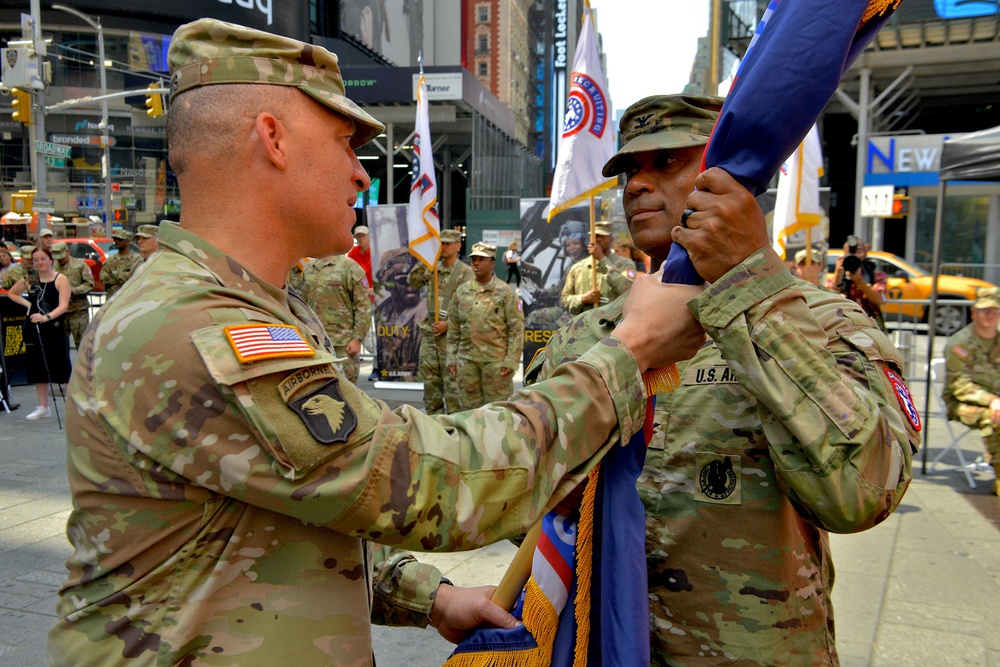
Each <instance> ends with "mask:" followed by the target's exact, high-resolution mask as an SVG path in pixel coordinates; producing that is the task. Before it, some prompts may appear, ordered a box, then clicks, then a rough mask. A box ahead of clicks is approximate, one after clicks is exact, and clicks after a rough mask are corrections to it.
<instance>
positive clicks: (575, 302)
mask: <svg viewBox="0 0 1000 667" xmlns="http://www.w3.org/2000/svg"><path fill="white" fill-rule="evenodd" d="M594 238H595V241H593V242H591V243H590V245H589V246H588V250H589V251H590V257H585V258H583V259H581V260H580V261H579V262H577V263H576V264H574V265H573V266H571V267H570V269H569V271H568V272H567V273H566V280H565V281H564V282H563V290H562V305H563V308H565V309H566V310H568V311H569V312H570V313H572V314H573V315H577V314H579V313H582V312H583V311H584V310H590V309H592V308H594V307H596V306H598V305H601V304H608V303H610V302H612V301H614V300H615V299H617V298H618V297H619V296H621V295H622V294H625V292H627V291H628V289H629V288H630V287H631V286H632V281H634V280H635V274H636V271H635V263H633V262H631V261H629V260H627V259H625V258H624V257H619V256H618V255H616V254H614V253H613V252H611V248H612V246H613V245H614V242H615V238H614V236H613V235H612V234H611V223H610V222H607V221H601V222H598V223H597V224H596V225H594Z"/></svg>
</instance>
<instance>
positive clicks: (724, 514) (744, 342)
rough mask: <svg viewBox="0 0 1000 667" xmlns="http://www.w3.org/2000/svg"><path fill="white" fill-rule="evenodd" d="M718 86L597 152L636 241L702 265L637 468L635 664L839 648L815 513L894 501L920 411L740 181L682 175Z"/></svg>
mask: <svg viewBox="0 0 1000 667" xmlns="http://www.w3.org/2000/svg"><path fill="white" fill-rule="evenodd" d="M721 104H722V100H721V99H719V98H711V97H700V96H688V95H674V96H660V97H651V98H646V99H644V100H642V101H640V102H638V103H636V104H634V105H633V106H631V107H629V109H628V110H627V111H626V112H625V114H624V116H623V117H622V120H621V135H622V142H623V144H624V145H623V147H622V149H621V150H620V151H619V152H618V153H617V154H616V155H615V156H614V157H613V158H612V159H611V161H610V162H609V163H608V164H607V165H606V166H605V168H604V175H605V176H608V177H612V176H614V175H616V174H618V173H621V172H623V171H624V172H625V173H626V175H627V177H628V180H627V182H626V185H625V191H624V196H623V204H624V207H625V215H626V220H627V221H628V223H629V229H630V231H631V233H632V238H633V239H634V241H635V244H636V246H637V247H638V248H640V249H642V250H643V251H645V252H647V253H648V254H649V255H650V256H651V257H652V258H654V259H657V260H660V261H662V260H663V259H665V258H666V256H667V252H668V251H669V249H670V245H671V243H672V242H673V241H676V242H680V243H683V245H684V247H685V248H687V250H688V252H689V253H690V255H691V258H692V261H693V262H694V266H695V268H696V269H697V270H698V273H699V274H700V275H702V276H704V277H705V278H706V279H707V280H709V281H710V282H711V284H710V285H709V286H708V288H707V289H706V290H705V291H704V292H703V293H702V294H701V295H700V296H698V297H697V298H696V299H694V300H692V301H691V303H690V304H689V308H690V309H691V312H692V313H694V314H695V316H696V317H697V318H698V319H699V320H700V321H701V323H702V325H703V326H704V328H705V331H706V332H707V333H708V335H709V336H710V340H709V342H708V343H707V344H706V345H705V346H704V347H703V348H702V349H701V350H700V351H699V353H698V354H697V355H696V356H695V357H694V359H692V360H690V361H688V362H684V363H681V364H678V370H679V371H680V376H681V382H682V386H680V387H679V388H677V389H676V390H675V391H674V392H672V393H663V394H660V395H659V396H657V402H656V411H655V415H654V422H655V432H654V435H653V438H652V441H651V443H650V445H649V449H648V451H647V455H646V461H645V466H644V469H643V472H642V475H641V476H640V478H639V480H638V488H639V494H640V497H641V498H642V501H643V504H644V505H645V508H646V531H647V532H646V554H647V565H648V584H649V590H650V613H651V633H652V637H651V654H652V663H653V664H654V665H686V666H694V665H697V666H708V665H721V664H726V665H737V664H738V665H836V664H837V662H838V659H837V653H836V645H835V642H834V628H833V615H832V609H831V604H830V589H831V586H832V583H833V563H832V562H831V559H830V548H829V541H828V535H827V531H835V532H855V531H860V530H864V529H866V528H870V527H871V526H874V525H876V524H878V523H879V522H881V521H883V520H884V519H885V518H886V517H887V516H888V515H889V514H890V513H891V512H892V511H893V510H894V509H895V508H896V506H897V505H898V504H899V502H900V499H901V498H902V496H903V493H904V491H905V490H906V488H907V485H908V484H909V481H910V478H911V461H912V455H913V453H914V451H915V449H916V446H917V444H918V442H919V438H918V435H919V434H918V432H917V431H918V429H919V416H917V414H916V410H915V409H914V407H913V402H912V399H911V398H910V396H909V392H908V391H907V390H906V387H905V385H904V384H903V382H902V380H901V379H900V376H901V372H902V371H901V369H902V359H901V357H900V355H899V354H898V353H897V351H896V350H895V349H894V348H893V347H892V345H891V344H890V342H889V340H888V339H887V338H886V336H885V335H884V334H883V333H882V332H881V331H880V330H879V329H878V328H877V327H876V326H875V325H874V323H873V322H872V321H871V320H870V319H869V318H868V317H867V316H866V315H865V314H864V312H863V311H862V310H861V308H860V307H859V306H857V305H856V304H855V303H853V302H851V301H848V300H846V299H844V298H843V297H841V296H840V295H837V294H831V293H829V292H825V291H821V290H819V289H815V288H813V287H811V286H809V285H808V284H806V283H804V282H802V281H799V280H796V279H794V278H793V277H792V276H791V274H790V273H789V272H788V269H787V268H786V267H785V266H784V264H783V263H782V262H781V260H780V259H779V258H778V256H777V255H776V254H775V253H774V251H773V250H772V249H771V247H770V242H769V239H768V236H767V231H766V226H765V221H764V216H763V213H762V212H761V210H760V208H759V206H758V205H757V204H756V202H755V200H754V199H753V197H752V196H751V195H750V193H749V192H748V191H747V190H746V189H745V188H744V187H743V186H741V185H740V184H739V183H738V182H737V181H735V179H733V178H732V177H731V176H729V175H728V174H727V173H726V172H725V171H723V170H721V169H710V170H708V171H706V172H705V173H704V174H701V175H699V168H700V164H701V156H702V153H703V151H704V145H705V143H706V141H707V139H708V135H709V132H710V131H711V128H712V126H713V123H714V121H715V118H716V117H717V115H718V112H719V108H720V105H721ZM643 128H646V129H645V130H644V129H643ZM664 158H671V159H669V160H668V159H664ZM696 188H697V190H696ZM685 208H689V209H693V211H694V212H693V213H692V214H690V216H689V217H688V218H687V226H688V229H683V228H681V227H680V226H679V224H678V223H679V222H680V220H681V212H682V210H684V209H685ZM725 215H730V216H732V218H731V219H727V218H725V217H722V216H725ZM623 300H624V299H618V300H617V301H615V302H614V303H612V304H610V305H608V306H606V307H603V308H599V309H597V310H594V311H591V312H588V313H584V314H583V315H581V316H579V317H577V318H575V319H574V320H573V321H572V322H571V323H570V324H569V326H568V327H566V328H565V329H563V330H561V331H559V332H557V333H556V334H555V335H554V336H553V337H552V340H551V341H550V342H549V345H548V348H547V349H546V350H545V352H544V353H543V357H544V358H543V359H539V360H537V361H536V363H533V364H532V365H531V367H530V368H529V369H527V370H526V371H525V378H526V382H530V381H531V380H532V379H534V378H535V377H538V378H545V377H550V376H551V375H552V373H553V372H555V371H556V369H557V368H558V366H559V365H560V364H561V363H564V362H566V361H568V360H571V359H574V358H576V356H577V355H578V354H579V353H580V352H582V351H583V350H586V349H587V348H588V347H589V346H590V345H591V344H593V342H594V341H596V340H599V339H600V338H601V337H602V336H605V335H607V333H608V332H609V331H610V330H611V327H612V326H613V323H614V322H615V321H616V318H617V317H618V316H620V314H621V312H622V311H621V304H622V301H623ZM908 414H909V416H907V415H908Z"/></svg>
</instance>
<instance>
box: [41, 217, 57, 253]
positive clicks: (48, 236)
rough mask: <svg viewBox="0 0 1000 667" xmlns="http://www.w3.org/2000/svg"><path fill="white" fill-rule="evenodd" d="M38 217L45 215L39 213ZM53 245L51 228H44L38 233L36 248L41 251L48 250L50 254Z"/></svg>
mask: <svg viewBox="0 0 1000 667" xmlns="http://www.w3.org/2000/svg"><path fill="white" fill-rule="evenodd" d="M39 215H45V214H44V213H40V214H39ZM54 243H55V234H53V233H52V228H51V227H46V228H45V229H43V230H42V231H40V232H38V247H39V248H42V249H43V250H48V251H49V252H52V245H53V244H54Z"/></svg>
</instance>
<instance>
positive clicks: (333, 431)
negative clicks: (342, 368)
mask: <svg viewBox="0 0 1000 667" xmlns="http://www.w3.org/2000/svg"><path fill="white" fill-rule="evenodd" d="M288 407H290V408H291V409H292V410H294V411H295V412H296V414H298V415H299V417H300V418H301V419H302V423H303V424H305V425H306V428H307V429H309V433H310V434H311V435H312V437H313V438H315V439H316V442H319V443H322V444H324V445H334V444H336V443H338V442H347V438H348V437H349V436H350V435H351V433H352V432H353V431H354V429H355V428H357V426H358V417H357V415H356V414H354V410H353V409H352V408H351V406H350V405H348V403H347V401H345V400H344V395H343V394H342V393H341V391H340V380H339V379H337V378H334V379H333V380H330V381H329V382H327V383H325V384H323V385H322V386H321V387H320V388H319V389H317V390H315V391H311V392H309V393H307V394H304V395H302V396H300V397H299V398H296V399H294V400H292V401H289V402H288Z"/></svg>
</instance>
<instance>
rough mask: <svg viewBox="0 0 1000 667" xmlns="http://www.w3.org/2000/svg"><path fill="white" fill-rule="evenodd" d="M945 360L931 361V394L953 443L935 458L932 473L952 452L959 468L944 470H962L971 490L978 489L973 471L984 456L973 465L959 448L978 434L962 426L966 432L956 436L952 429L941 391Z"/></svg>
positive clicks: (950, 467) (953, 467)
mask: <svg viewBox="0 0 1000 667" xmlns="http://www.w3.org/2000/svg"><path fill="white" fill-rule="evenodd" d="M944 376H945V373H944V359H932V360H931V384H932V385H934V387H933V390H932V391H931V393H933V394H934V401H935V403H936V405H937V407H938V409H937V414H936V415H935V416H937V417H940V418H941V421H943V422H944V427H945V429H946V430H947V431H948V437H949V438H951V442H950V443H948V446H947V447H945V448H944V449H942V450H941V451H940V452H938V455H937V456H935V457H934V460H933V461H931V472H933V471H934V470H935V469H936V468H937V464H938V462H939V461H940V460H941V459H942V458H943V457H944V455H945V454H947V453H948V452H950V451H953V450H954V452H955V456H956V457H958V465H957V466H948V467H947V468H942V470H961V471H962V472H963V473H964V474H965V479H966V480H967V481H968V482H969V487H970V488H973V489H974V488H976V481H975V480H974V479H972V473H971V472H970V471H971V470H975V469H976V468H977V466H978V464H979V462H980V461H981V460H982V459H983V457H982V456H980V457H979V458H977V459H976V460H975V461H973V462H972V463H966V462H965V455H964V454H963V453H962V448H961V447H959V446H958V443H960V442H961V441H962V440H963V439H964V438H965V436H967V435H971V434H973V433H978V431H976V430H975V429H973V428H970V427H968V426H966V425H965V424H962V426H963V427H964V428H965V432H963V433H962V434H960V435H957V436H956V435H955V431H954V430H952V428H951V420H950V419H949V418H948V406H947V405H946V404H945V402H944V398H942V396H941V391H942V390H943V389H944Z"/></svg>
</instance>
